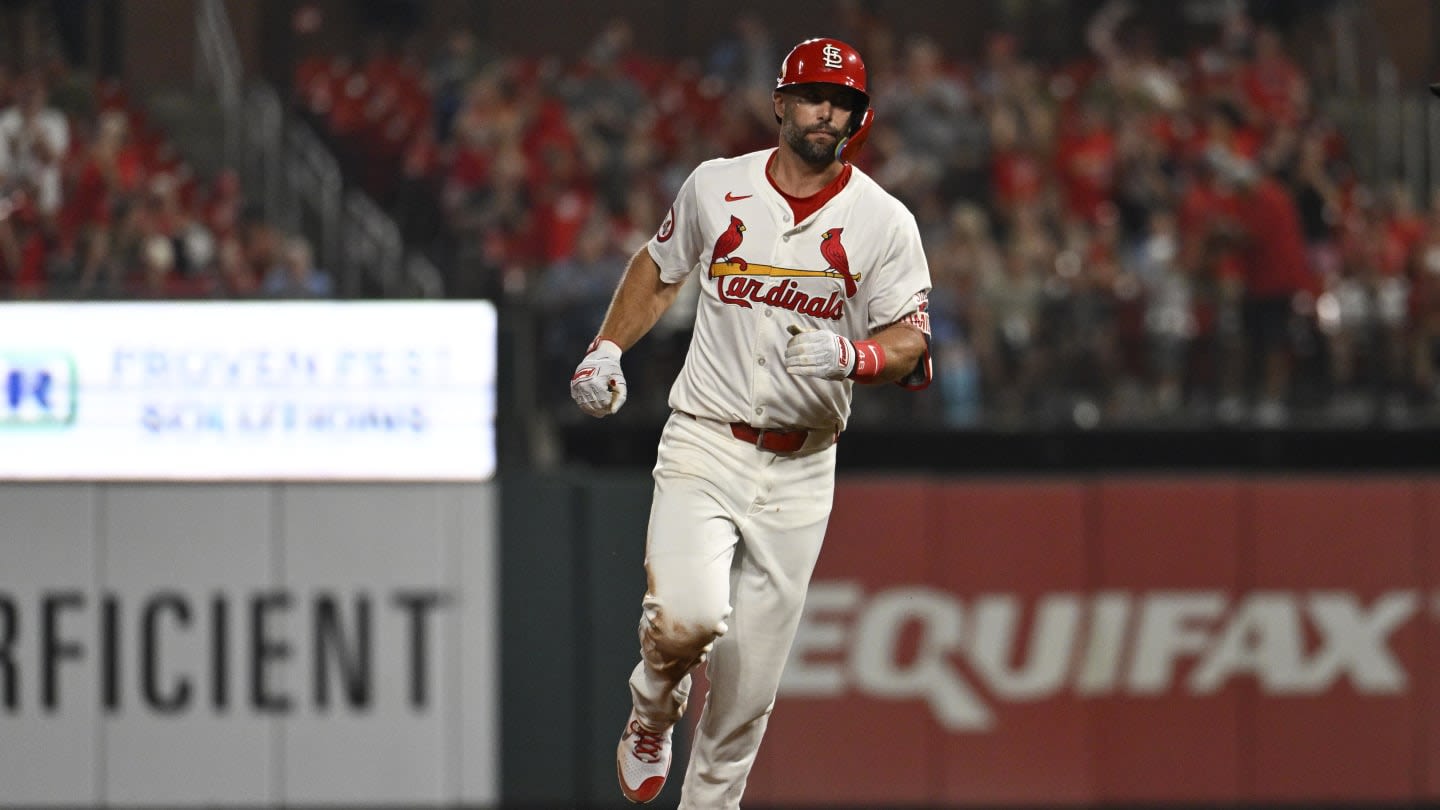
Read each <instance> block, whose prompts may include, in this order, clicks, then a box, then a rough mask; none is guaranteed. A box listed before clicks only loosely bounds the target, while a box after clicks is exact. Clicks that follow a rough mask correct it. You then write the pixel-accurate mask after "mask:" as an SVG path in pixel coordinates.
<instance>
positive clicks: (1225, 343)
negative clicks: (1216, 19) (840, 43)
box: [293, 2, 1440, 427]
mask: <svg viewBox="0 0 1440 810" xmlns="http://www.w3.org/2000/svg"><path fill="white" fill-rule="evenodd" d="M842 8H844V9H848V10H849V13H847V14H842V15H841V16H839V17H837V18H836V19H834V20H832V21H830V26H829V28H830V29H831V30H827V31H825V32H824V33H827V34H833V35H836V36H840V37H842V38H847V39H848V40H849V41H851V42H852V43H853V44H855V45H856V46H857V47H858V48H859V49H860V51H861V53H862V54H863V55H864V56H865V58H866V60H867V64H868V66H869V68H870V75H871V82H872V87H871V95H872V97H873V103H874V106H875V108H876V110H877V115H878V118H877V123H876V126H875V130H874V133H873V135H872V137H871V139H870V142H869V145H868V146H867V148H866V151H865V152H864V153H862V154H861V156H860V158H859V160H858V163H859V165H860V166H861V168H862V169H864V170H865V171H867V172H869V173H871V174H872V175H873V176H874V177H876V178H877V179H878V180H879V182H880V183H882V184H883V185H884V186H885V187H886V188H888V189H890V190H891V191H892V192H893V193H895V194H896V195H897V196H898V197H900V198H901V199H902V200H903V201H904V202H905V203H906V204H907V205H908V206H909V207H910V209H911V210H912V211H913V212H914V213H915V215H916V217H917V219H918V221H919V224H920V227H921V229H922V233H923V236H924V239H925V243H926V245H927V248H928V251H929V257H930V263H931V272H932V274H933V278H934V284H935V288H934V291H933V293H932V322H933V324H934V332H935V334H934V346H933V353H934V358H935V361H936V369H937V372H936V376H937V382H936V385H935V386H934V387H933V388H932V389H931V391H930V393H929V394H927V395H921V396H918V397H917V396H901V395H892V394H890V393H881V394H876V395H872V396H867V397H866V398H865V399H864V400H862V401H861V403H860V404H859V406H858V407H857V412H856V419H857V420H862V421H863V420H864V419H867V418H869V419H875V420H886V419H895V418H897V417H905V418H918V419H922V420H925V421H927V422H928V423H931V424H936V423H940V424H946V425H952V426H972V425H1000V426H1004V425H1007V424H1014V425H1017V426H1020V425H1031V426H1033V425H1035V424H1045V423H1052V424H1069V425H1079V426H1082V427H1089V426H1095V425H1101V424H1107V425H1116V424H1120V425H1124V424H1154V423H1157V422H1160V423H1166V422H1174V423H1186V422H1193V423H1197V424H1205V425H1211V424H1215V423H1216V422H1221V423H1254V424H1260V425H1265V426H1279V425H1285V424H1292V423H1294V421H1295V420H1296V419H1297V418H1318V419H1322V420H1324V421H1326V422H1334V421H1336V420H1351V421H1355V420H1360V421H1367V420H1392V421H1397V422H1398V421H1404V420H1412V419H1416V418H1423V417H1425V416H1426V414H1427V413H1429V412H1430V411H1431V409H1433V408H1434V406H1435V404H1436V401H1437V396H1436V395H1437V387H1436V379H1435V357H1434V348H1435V345H1436V343H1437V337H1440V286H1437V280H1440V206H1436V205H1434V204H1432V203H1433V201H1430V200H1414V199H1411V198H1410V197H1409V196H1407V193H1406V192H1405V190H1404V187H1403V186H1400V185H1395V186H1393V187H1392V186H1389V185H1385V184H1383V183H1377V182H1375V181H1373V180H1372V181H1370V182H1366V181H1365V180H1364V179H1362V178H1360V177H1357V175H1356V170H1355V167H1354V164H1353V162H1352V160H1351V155H1350V148H1349V145H1348V144H1347V142H1346V140H1345V138H1344V137H1343V136H1342V133H1341V132H1339V131H1338V130H1337V128H1336V127H1335V126H1334V125H1333V124H1332V123H1331V122H1330V121H1329V120H1327V119H1326V117H1325V116H1324V115H1323V114H1322V113H1321V111H1320V105H1319V104H1318V103H1317V101H1318V100H1317V98H1316V94H1315V88H1314V87H1312V82H1311V79H1310V76H1309V75H1308V74H1307V71H1306V70H1305V69H1303V68H1302V66H1301V64H1300V62H1299V61H1298V60H1297V59H1296V58H1295V56H1294V54H1293V43H1292V42H1291V40H1290V38H1291V37H1293V36H1294V33H1293V32H1291V31H1285V30H1281V29H1279V28H1276V27H1272V26H1268V25H1264V24H1261V23H1259V22H1257V21H1256V20H1255V19H1254V18H1252V17H1251V16H1250V15H1248V14H1247V12H1246V10H1245V6H1244V5H1243V4H1235V5H1233V6H1232V7H1231V11H1230V13H1229V14H1228V16H1227V17H1226V18H1225V19H1224V20H1223V21H1221V22H1220V23H1219V24H1217V25H1215V26H1213V35H1212V36H1210V37H1209V38H1208V39H1207V40H1206V41H1204V42H1203V43H1202V44H1201V45H1200V46H1198V47H1195V48H1193V49H1191V50H1190V51H1189V52H1185V53H1162V52H1160V50H1159V47H1158V46H1157V44H1156V37H1155V36H1154V33H1155V32H1154V31H1152V30H1148V29H1147V28H1146V27H1145V26H1144V25H1137V24H1135V21H1134V14H1133V12H1134V9H1133V8H1132V7H1131V6H1129V5H1127V4H1125V3H1121V2H1116V3H1110V4H1107V5H1104V6H1103V7H1101V9H1100V11H1099V12H1098V13H1097V14H1095V15H1094V16H1093V18H1091V20H1090V22H1089V25H1088V28H1087V30H1086V32H1085V36H1086V42H1087V44H1088V46H1089V47H1088V53H1087V54H1086V55H1085V56H1084V57H1083V58H1080V59H1073V60H1068V61H1065V62H1061V63H1056V62H1053V61H1047V60H1046V59H1044V58H1042V57H1040V56H1037V55H1034V54H1030V53H1029V52H1028V51H1027V48H1026V43H1025V42H1023V41H1021V40H1020V39H1018V38H1017V37H1016V36H1013V35H1009V34H1005V33H997V34H995V35H993V36H991V37H989V38H988V39H987V41H986V45H985V47H984V50H983V53H981V54H979V55H978V57H977V58H974V59H964V58H960V57H959V56H958V55H957V54H953V53H948V52H947V51H946V48H945V44H944V43H943V42H939V41H936V40H935V39H932V38H930V37H927V36H926V35H924V34H920V35H907V36H900V35H897V34H896V33H895V32H894V31H892V30H890V29H889V28H888V27H887V25H886V23H885V21H884V20H881V19H873V18H867V17H866V16H865V14H864V11H863V9H864V6H863V5H861V4H847V5H844V6H843V7H842ZM790 44H793V43H789V42H783V43H782V42H778V41H777V40H776V38H775V36H774V35H773V34H772V32H771V31H770V30H769V29H768V28H767V26H766V25H765V24H764V22H763V21H761V20H760V19H759V18H757V17H755V16H751V15H746V14H741V15H739V16H738V17H737V18H736V20H735V24H734V28H733V30H731V31H728V32H723V33H722V34H721V35H719V36H718V37H717V39H716V41H715V44H714V46H713V48H712V49H711V50H710V51H709V52H708V53H706V54H703V56H702V57H700V58H696V59H681V60H674V59H663V58H659V57H657V56H655V55H654V54H652V53H649V52H647V51H646V50H645V49H644V48H643V47H641V46H640V45H638V44H637V43H636V42H635V41H634V36H633V33H632V30H631V28H630V26H629V25H627V23H626V22H625V21H623V20H617V21H615V22H613V23H612V24H610V25H609V26H607V27H605V28H604V29H603V30H601V31H598V32H597V33H596V35H595V36H594V38H593V40H592V42H591V44H590V46H589V48H588V49H587V50H586V51H585V52H584V53H583V54H580V55H579V56H578V57H577V58H574V59H571V60H563V59H559V58H541V59H534V58H520V57H516V56H514V55H509V54H505V53H501V52H498V51H496V50H495V49H493V48H491V47H488V46H487V44H486V43H485V42H484V41H483V40H482V39H481V38H479V37H477V36H476V35H475V34H474V33H473V32H471V31H468V30H463V29H462V30H455V31H453V32H451V33H450V35H449V37H448V39H447V40H446V41H445V42H444V43H443V46H442V47H440V48H438V49H437V50H434V51H431V52H424V53H420V52H412V51H407V50H406V49H404V48H394V47H383V46H377V47H373V48H371V49H370V51H368V52H366V53H363V54H359V55H352V54H320V55H315V56H312V57H310V58H307V59H304V60H303V61H301V62H299V63H298V66H297V68H296V71H295V75H294V83H293V99H294V103H295V105H296V106H297V108H299V109H302V110H304V111H305V113H306V114H307V115H309V116H310V117H311V118H312V120H315V121H316V122H317V125H318V126H319V127H320V128H321V129H322V130H324V131H326V132H327V134H328V136H329V137H331V138H332V139H333V142H335V143H336V144H337V149H339V150H340V151H342V152H344V153H347V154H350V155H352V156H358V157H359V158H360V159H359V160H357V161H354V162H352V165H363V166H365V167H367V171H366V174H365V178H366V182H367V183H368V184H369V187H370V188H371V190H372V191H373V192H374V193H375V194H376V195H377V196H378V197H379V198H380V199H383V200H385V201H387V203H388V204H389V205H390V206H391V207H392V210H395V211H397V212H398V216H399V217H400V219H401V220H402V221H404V222H406V223H410V227H409V228H408V231H409V232H410V233H412V234H413V233H416V232H417V231H416V228H415V227H414V226H415V224H416V223H420V231H421V232H422V233H421V236H420V237H419V238H425V237H424V235H423V232H424V229H425V228H426V227H427V226H429V227H435V228H438V229H439V232H440V233H442V234H444V235H446V238H449V239H450V240H452V241H450V242H449V243H448V245H449V247H450V250H451V251H452V252H450V253H449V254H448V255H447V257H446V261H444V264H445V266H446V267H448V268H451V270H452V276H451V278H450V287H451V289H452V291H456V292H458V294H462V295H484V296H487V297H495V298H498V299H501V300H504V301H506V302H507V303H509V304H512V305H515V306H517V307H520V308H521V309H522V310H523V311H524V312H525V313H526V314H528V315H529V316H530V319H529V320H528V321H527V322H526V323H527V324H528V326H527V328H528V329H529V330H530V334H527V335H526V337H527V338H533V342H534V345H536V346H537V347H539V350H540V352H541V353H542V357H541V369H540V371H539V372H537V376H538V377H539V379H541V380H542V381H543V380H547V379H548V380H553V381H555V384H554V385H553V386H544V392H543V395H542V402H541V404H542V405H543V406H545V407H547V408H549V409H551V411H550V412H552V413H553V414H555V416H556V418H559V419H565V418H571V415H570V414H569V411H568V410H567V406H568V403H567V402H566V400H565V391H564V385H563V383H564V380H565V379H567V375H568V372H569V369H570V367H571V366H573V364H574V362H575V360H576V357H578V353H579V352H580V351H581V349H582V348H583V346H584V345H585V344H586V343H587V342H588V340H589V338H590V337H591V336H592V334H593V331H594V329H595V328H596V327H597V325H598V323H599V321H600V319H601V316H602V314H603V312H604V309H605V307H606V306H607V304H608V301H609V297H610V294H611V292H612V290H613V287H614V284H615V282H616V281H617V279H618V278H619V275H620V273H621V272H622V270H623V267H624V265H625V262H626V259H627V257H628V256H629V255H631V254H632V253H633V252H634V251H635V250H636V249H637V248H638V247H640V246H641V245H642V244H643V243H644V242H645V241H646V240H647V239H648V238H649V237H650V236H651V234H652V233H653V230H654V228H655V227H656V226H657V224H658V223H659V221H660V219H661V217H662V215H663V212H664V211H665V210H666V208H667V207H668V205H669V201H670V200H671V199H672V197H673V195H674V194H675V192H676V190H677V189H678V187H679V185H680V183H681V182H682V181H683V179H684V178H685V176H686V175H687V174H688V172H689V171H690V170H691V169H692V168H693V167H694V166H695V165H696V164H697V163H699V162H701V161H703V160H705V159H708V158H711V157H715V156H722V155H733V154H738V153H742V152H746V151H750V150H754V149H760V148H765V147H768V146H772V145H773V144H774V141H775V125H774V121H773V118H772V116H771V111H770V93H771V88H773V83H774V77H775V71H776V69H777V66H778V65H779V63H780V60H781V58H782V57H783V56H784V48H786V47H788V46H789V45H790ZM437 223H438V225H437ZM431 238H436V237H435V236H434V232H431ZM432 244H440V242H439V241H436V242H434V243H432ZM689 292H690V295H689V296H686V297H682V305H681V306H679V307H677V308H676V310H675V311H673V312H672V313H671V315H670V317H668V318H667V319H666V320H665V321H664V322H662V324H661V325H660V327H659V328H658V329H657V330H656V332H654V333H652V335H651V336H649V337H647V338H646V340H645V341H643V342H642V344H641V345H640V346H638V347H637V348H636V349H635V350H633V351H632V352H631V355H630V359H629V360H627V369H629V370H630V371H629V373H632V374H633V375H634V376H636V377H637V378H639V379H638V380H635V381H632V383H633V384H632V386H631V391H632V395H631V400H630V401H631V403H632V404H631V405H629V406H627V409H628V410H630V411H632V415H633V416H634V417H636V418H650V417H653V416H654V415H657V414H660V413H663V412H664V409H665V402H664V400H665V396H666V393H667V387H668V386H667V382H668V380H669V378H670V376H671V375H672V374H673V373H674V371H675V368H676V365H675V364H676V363H678V362H679V359H680V358H681V357H682V356H683V352H684V347H685V344H686V342H687V341H688V321H689V318H688V315H689V312H688V311H687V306H691V307H693V301H694V290H693V289H692V290H690V291H689ZM687 302H688V303H687ZM552 389H553V390H552Z"/></svg>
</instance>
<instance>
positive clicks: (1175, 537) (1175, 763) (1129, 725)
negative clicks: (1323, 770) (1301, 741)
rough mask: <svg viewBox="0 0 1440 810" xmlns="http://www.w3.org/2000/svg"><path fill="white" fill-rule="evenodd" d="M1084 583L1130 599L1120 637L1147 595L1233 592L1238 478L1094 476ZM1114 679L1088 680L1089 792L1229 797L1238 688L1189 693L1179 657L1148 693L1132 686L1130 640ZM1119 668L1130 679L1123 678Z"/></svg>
mask: <svg viewBox="0 0 1440 810" xmlns="http://www.w3.org/2000/svg"><path fill="white" fill-rule="evenodd" d="M1096 490H1097V493H1098V494H1097V499H1098V501H1099V510H1098V515H1097V520H1096V524H1095V534H1094V537H1095V546H1096V550H1095V554H1094V556H1095V568H1094V570H1093V574H1094V576H1093V579H1092V584H1093V587H1094V589H1095V590H1096V591H1097V592H1100V593H1115V594H1123V595H1124V596H1125V597H1126V599H1127V601H1128V602H1129V603H1130V611H1129V616H1128V622H1127V624H1126V629H1128V630H1130V632H1131V636H1130V638H1132V639H1133V638H1134V635H1133V634H1134V632H1135V628H1136V624H1137V622H1139V621H1140V618H1139V616H1138V615H1137V614H1138V613H1140V612H1141V611H1142V610H1143V609H1144V606H1145V605H1146V604H1147V602H1148V601H1150V600H1149V599H1147V597H1146V596H1145V594H1164V593H1167V592H1173V593H1185V594H1191V595H1192V598H1194V596H1195V595H1199V594H1210V593H1215V592H1221V593H1233V592H1235V591H1236V590H1238V589H1239V587H1240V586H1241V581H1240V565H1241V563H1240V527H1241V488H1240V485H1239V484H1236V483H1234V482H1216V481H1198V482H1197V481H1153V480H1137V481H1110V482H1105V483H1101V484H1099V485H1097V486H1096ZM1123 652H1124V653H1126V654H1124V655H1123V656H1122V661H1123V663H1124V665H1128V667H1130V669H1129V670H1128V671H1127V670H1126V669H1125V668H1124V667H1123V666H1122V668H1121V671H1120V673H1119V676H1118V677H1117V680H1118V681H1119V683H1117V684H1116V685H1115V686H1114V687H1113V688H1109V689H1104V688H1102V687H1101V686H1099V685H1097V686H1095V687H1092V689H1091V693H1092V694H1093V695H1094V697H1093V698H1092V699H1091V701H1090V702H1091V705H1092V706H1093V716H1094V718H1095V723H1094V726H1093V730H1094V736H1093V738H1092V741H1091V742H1092V748H1091V750H1092V753H1093V756H1094V758H1095V781H1096V784H1097V786H1098V788H1099V792H1100V798H1101V799H1102V800H1104V801H1113V802H1135V803H1138V802H1147V801H1164V800H1166V799H1171V798H1174V797H1176V796H1184V797H1186V798H1187V799H1188V800H1190V801H1196V802H1226V801H1236V800H1238V799H1239V798H1240V772H1241V771H1240V748H1239V724H1240V717H1241V713H1242V709H1243V705H1244V704H1243V702H1242V699H1241V695H1242V692H1241V688H1240V687H1239V686H1238V685H1235V684H1230V685H1227V686H1224V687H1222V688H1220V689H1218V690H1215V691H1213V692H1210V693H1208V694H1194V689H1193V686H1187V683H1186V676H1187V675H1190V674H1191V673H1192V672H1193V671H1194V669H1195V667H1194V662H1193V660H1182V661H1181V662H1179V664H1178V665H1177V666H1176V667H1175V677H1173V678H1172V679H1170V680H1169V682H1168V684H1167V685H1166V687H1165V689H1164V690H1163V691H1162V692H1159V693H1151V694H1145V695H1143V696H1136V695H1134V694H1133V691H1134V688H1133V686H1130V684H1129V682H1132V681H1134V680H1135V677H1134V675H1133V670H1134V667H1135V665H1136V662H1135V660H1134V659H1135V655H1134V649H1133V645H1132V646H1131V647H1130V649H1127V650H1124V651H1123ZM1127 674H1129V675H1131V677H1128V678H1127V677H1126V675H1127Z"/></svg>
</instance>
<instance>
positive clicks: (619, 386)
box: [570, 338, 626, 419]
mask: <svg viewBox="0 0 1440 810" xmlns="http://www.w3.org/2000/svg"><path fill="white" fill-rule="evenodd" d="M625 393H626V387H625V374H624V373H623V372H621V371H620V347H619V346H618V345H616V343H615V342H614V341H611V340H602V339H600V338H596V339H595V342H593V343H591V344H590V350H589V351H588V352H587V353H586V354H585V359H584V360H581V361H580V365H578V366H576V367H575V376H573V377H571V378H570V398H571V399H573V400H575V404H576V405H579V406H580V410H582V411H584V412H585V413H588V414H590V415H591V416H593V417H595V418H597V419H598V418H600V417H602V416H609V415H610V414H612V413H615V412H616V411H618V410H620V406H621V405H624V404H625Z"/></svg>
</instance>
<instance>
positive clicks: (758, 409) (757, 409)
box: [755, 405, 765, 416]
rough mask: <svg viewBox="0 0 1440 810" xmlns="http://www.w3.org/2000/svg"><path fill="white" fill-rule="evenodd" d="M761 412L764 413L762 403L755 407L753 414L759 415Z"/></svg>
mask: <svg viewBox="0 0 1440 810" xmlns="http://www.w3.org/2000/svg"><path fill="white" fill-rule="evenodd" d="M762 413H765V407H764V406H763V405H762V406H761V407H759V408H756V409H755V415H756V416H759V415H760V414H762Z"/></svg>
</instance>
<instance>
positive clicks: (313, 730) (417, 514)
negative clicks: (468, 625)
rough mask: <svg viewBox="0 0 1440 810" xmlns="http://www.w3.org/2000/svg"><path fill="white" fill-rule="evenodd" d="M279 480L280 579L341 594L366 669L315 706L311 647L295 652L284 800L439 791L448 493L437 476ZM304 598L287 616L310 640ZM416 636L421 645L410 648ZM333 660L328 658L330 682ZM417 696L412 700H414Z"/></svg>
mask: <svg viewBox="0 0 1440 810" xmlns="http://www.w3.org/2000/svg"><path fill="white" fill-rule="evenodd" d="M283 492H284V497H283V507H282V509H281V521H280V531H281V536H282V538H283V540H284V547H285V559H284V561H283V563H282V568H283V571H284V578H285V580H284V581H285V584H286V586H287V588H288V589H290V590H291V591H292V592H294V593H296V594H297V595H301V596H303V595H304V592H305V590H306V589H310V590H311V591H312V594H311V595H312V597H318V596H320V595H321V592H326V593H330V594H335V595H341V594H349V595H352V598H351V599H350V600H348V603H347V604H345V606H344V609H343V610H342V611H340V613H341V615H346V616H348V617H349V619H350V621H349V622H347V623H346V624H347V625H348V626H350V627H352V628H353V629H354V630H353V632H351V633H349V634H348V635H349V636H350V637H351V638H358V634H359V629H360V628H361V627H362V626H365V625H366V624H368V626H369V627H370V628H371V632H372V635H371V639H370V661H369V664H368V667H366V669H368V671H369V672H370V677H371V678H372V679H373V680H372V682H371V685H370V689H371V693H370V694H369V695H368V699H367V700H365V701H364V702H363V703H362V704H361V705H358V706H355V707H353V708H351V709H350V710H345V711H340V710H333V709H332V710H330V711H326V710H324V709H321V708H320V707H319V706H318V700H317V699H316V697H317V691H318V687H319V686H320V682H319V679H318V677H317V673H316V667H317V666H318V665H319V662H320V660H321V656H320V655H317V654H310V653H304V654H300V655H297V656H296V657H295V660H296V663H297V666H295V667H293V668H291V669H290V670H289V674H290V675H291V676H292V679H291V681H290V685H291V691H292V693H293V694H294V696H295V699H296V702H297V704H300V705H302V706H304V707H305V708H304V709H303V710H302V711H297V712H295V713H294V714H293V715H292V716H291V718H290V719H289V720H288V721H287V723H286V724H285V741H284V752H283V755H284V768H285V771H284V780H283V790H284V793H283V798H284V800H285V801H286V802H290V803H297V802H298V803H304V802H318V801H328V802H337V801H338V802H379V803H387V802H401V801H442V800H444V799H445V798H446V796H445V774H444V767H445V762H446V759H447V758H446V756H445V751H444V746H445V744H446V739H445V734H444V728H445V726H444V722H443V720H444V716H445V713H444V711H442V700H443V698H444V692H443V691H442V688H441V682H440V679H441V677H442V675H443V673H444V672H445V670H446V669H447V667H446V665H445V663H444V655H446V654H453V652H454V651H453V650H450V649H448V645H444V643H443V641H444V639H445V638H446V637H448V636H450V635H452V631H451V630H450V627H451V625H453V624H454V622H455V621H456V617H455V608H456V606H457V604H458V594H455V593H452V592H450V590H449V588H448V587H447V586H446V582H447V580H448V577H447V571H446V568H445V561H446V553H445V549H446V545H447V543H448V542H449V539H448V537H447V535H448V534H449V533H450V531H451V527H452V526H453V523H454V521H453V520H452V519H451V518H450V517H449V516H450V515H451V514H453V513H454V510H455V503H454V498H453V496H451V495H450V494H449V493H448V492H447V491H446V490H445V489H443V488H441V487H434V486H404V485H374V486H361V487H354V486H349V487H346V486H290V487H286V488H285V489H284V490H283ZM357 600H363V601H367V602H368V604H369V610H370V621H369V622H368V623H366V622H363V621H362V620H361V619H360V618H359V617H358V610H359V608H358V607H357V605H358V601H357ZM406 600H410V601H406ZM313 609H314V603H312V606H311V610H298V611H295V612H293V613H292V614H291V619H292V622H294V623H295V624H297V625H298V626H296V627H295V628H294V632H293V634H292V637H293V638H295V639H297V642H298V643H299V644H300V645H301V649H302V650H305V649H313V647H314V643H315V639H316V633H315V626H314V625H315V621H314V619H313V617H312V616H310V615H309V614H310V613H311V612H312V611H313ZM350 611H354V612H350ZM357 644H358V642H357ZM417 645H419V646H423V649H421V650H420V653H421V654H419V655H417V654H416V650H417ZM352 646H354V645H352ZM328 660H331V661H333V660H334V659H333V658H331V659H328ZM337 671H338V667H331V668H330V671H329V674H330V679H329V683H330V684H332V685H334V684H335V683H336V682H337V680H338V674H337ZM307 693H308V694H307ZM416 697H419V698H423V703H421V704H420V705H416V704H415V699H416ZM332 707H333V703H332Z"/></svg>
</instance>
